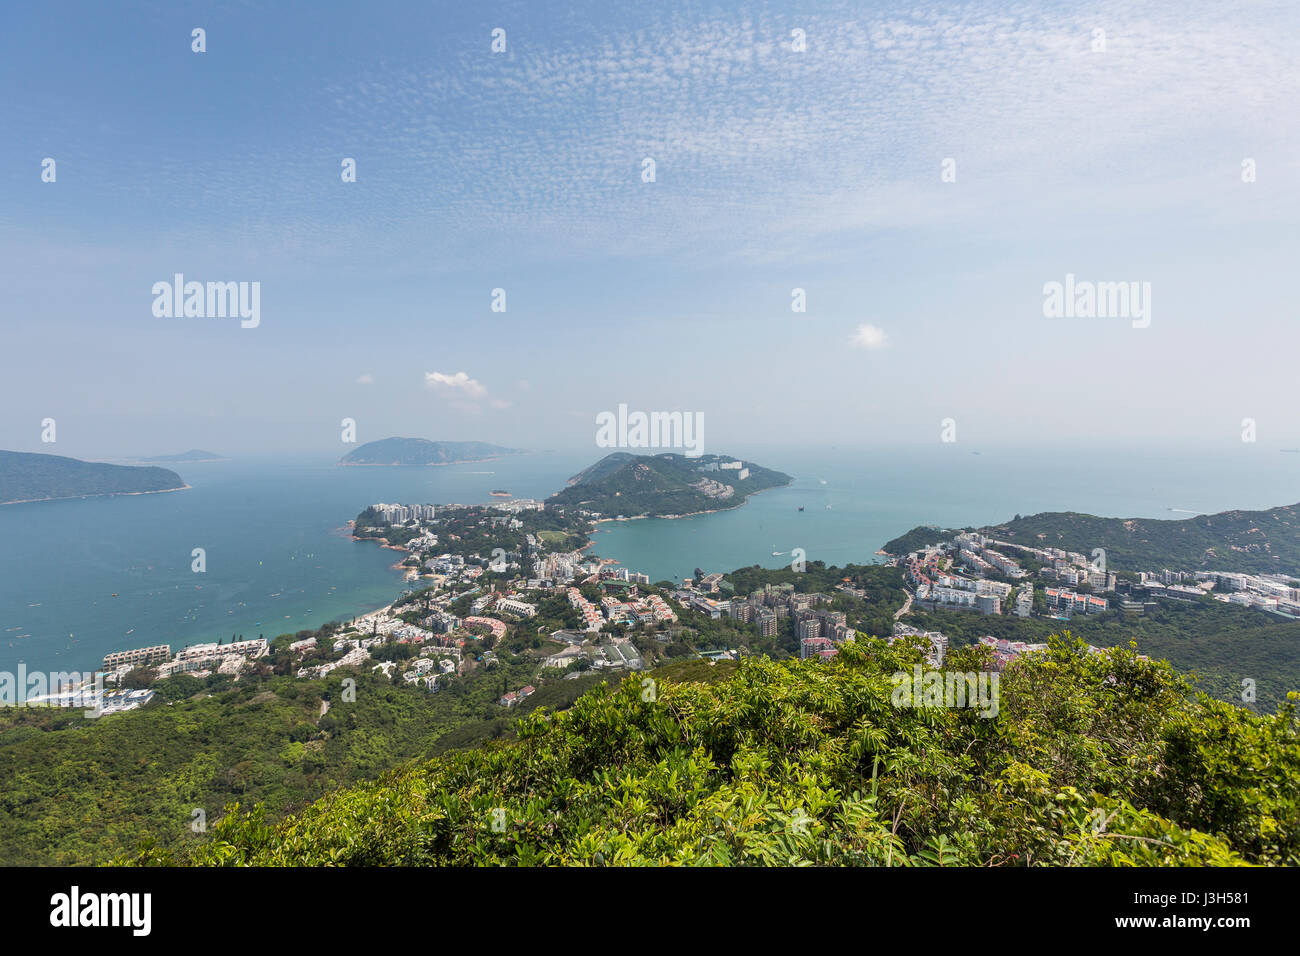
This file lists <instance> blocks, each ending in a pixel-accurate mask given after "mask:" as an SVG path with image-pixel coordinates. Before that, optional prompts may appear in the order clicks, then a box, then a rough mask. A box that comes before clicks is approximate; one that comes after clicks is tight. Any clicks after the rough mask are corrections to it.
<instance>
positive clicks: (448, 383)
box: [424, 372, 488, 399]
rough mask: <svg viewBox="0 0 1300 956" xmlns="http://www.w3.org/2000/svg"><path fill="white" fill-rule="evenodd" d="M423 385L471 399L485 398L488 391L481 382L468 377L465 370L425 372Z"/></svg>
mask: <svg viewBox="0 0 1300 956" xmlns="http://www.w3.org/2000/svg"><path fill="white" fill-rule="evenodd" d="M424 387H425V388H431V389H433V390H434V391H436V392H444V393H446V394H449V395H460V396H461V397H464V398H473V399H480V398H487V393H488V392H487V389H486V388H484V387H483V384H482V383H481V382H479V381H478V380H477V379H473V378H470V377H469V375H468V374H467V373H465V372H456V373H455V374H454V375H448V374H446V373H445V372H425V373H424Z"/></svg>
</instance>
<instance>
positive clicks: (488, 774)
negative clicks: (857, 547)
mask: <svg viewBox="0 0 1300 956" xmlns="http://www.w3.org/2000/svg"><path fill="white" fill-rule="evenodd" d="M982 653H983V652H982V651H981V650H979V649H977V648H970V649H962V650H958V651H956V652H954V653H953V654H952V655H951V659H950V661H949V662H948V668H949V669H950V670H957V671H965V670H972V669H975V668H976V667H978V665H979V662H980V661H981V660H982ZM920 660H921V658H920V651H919V648H917V647H915V646H908V645H906V644H905V642H899V644H897V645H895V647H893V648H890V647H888V646H887V645H885V644H884V643H883V642H880V641H876V640H862V641H860V642H859V643H858V644H857V645H849V646H846V647H845V648H844V649H843V650H842V652H841V654H840V655H839V657H838V658H837V659H835V660H834V661H832V662H813V661H809V662H795V661H785V662H775V661H771V660H767V659H762V658H754V659H747V660H745V661H744V662H743V663H742V664H741V666H740V668H739V670H738V671H736V672H735V674H734V675H733V676H731V677H729V678H727V679H724V680H720V681H716V682H713V683H709V684H702V683H675V682H673V681H671V680H661V681H659V682H658V684H657V686H656V688H655V691H656V692H655V693H647V692H646V689H645V686H644V685H643V684H642V683H641V681H642V680H643V678H640V677H633V678H629V679H628V680H627V681H625V682H624V683H623V684H621V685H620V686H618V687H616V688H613V689H610V688H607V687H598V688H596V689H595V690H593V691H592V692H591V693H589V694H587V695H586V696H584V697H582V698H581V699H579V700H578V701H577V702H576V704H575V705H574V706H573V707H572V708H571V709H569V710H568V711H566V712H564V713H560V714H546V713H545V712H540V711H539V712H534V713H533V714H530V715H528V716H527V717H526V718H524V719H522V720H521V721H520V723H519V739H518V740H517V741H513V742H509V743H498V744H493V745H489V746H487V747H485V748H483V749H480V750H474V751H466V752H456V753H451V754H446V755H444V756H442V757H439V758H437V759H434V760H432V761H430V762H427V763H423V764H420V765H414V766H411V767H408V768H405V769H402V770H400V771H395V772H393V773H390V774H388V775H386V776H385V777H383V778H381V779H380V780H378V781H376V782H373V783H368V784H364V785H361V786H358V787H354V788H352V789H349V790H344V791H341V792H338V793H335V794H332V795H330V796H328V797H326V798H324V799H322V800H320V801H318V802H317V803H315V804H313V805H312V806H310V807H308V808H306V809H305V810H303V811H302V812H301V813H299V814H298V815H296V816H294V817H290V818H288V819H287V820H285V821H283V822H281V823H280V824H278V825H275V826H271V825H268V824H267V823H266V822H265V821H264V819H263V816H262V811H261V809H260V808H254V809H253V811H252V812H251V813H244V812H239V811H238V808H237V807H236V808H232V809H233V810H234V811H235V812H231V813H229V814H227V816H225V817H224V818H223V819H222V820H221V821H220V822H218V823H217V825H216V827H215V830H214V833H213V834H212V835H211V839H210V840H208V841H207V842H205V843H202V844H200V845H197V846H196V847H194V848H193V849H192V850H191V851H190V852H189V853H188V854H187V855H186V856H185V857H184V859H183V860H181V862H190V863H194V864H198V865H225V866H231V865H248V864H252V865H390V864H402V865H498V864H525V865H528V864H577V865H601V864H605V865H610V864H615V865H623V864H647V863H648V864H704V865H712V864H746V865H809V864H832V865H843V864H848V865H893V866H899V865H921V866H923V865H1000V866H1007V865H1060V864H1065V865H1070V864H1073V865H1239V864H1243V863H1262V864H1291V865H1294V864H1297V863H1298V862H1300V747H1298V746H1297V742H1298V741H1297V733H1298V732H1300V722H1298V721H1297V717H1296V709H1295V704H1294V702H1290V703H1288V704H1287V705H1286V706H1285V707H1284V708H1283V710H1282V711H1281V712H1280V713H1278V714H1276V715H1274V716H1270V717H1261V716H1256V715H1254V714H1251V713H1248V712H1246V711H1244V710H1241V709H1238V708H1234V707H1232V706H1230V705H1228V704H1225V703H1222V702H1220V701H1216V700H1213V699H1210V698H1208V697H1206V696H1203V695H1192V694H1190V693H1189V691H1188V688H1187V685H1186V683H1185V682H1184V681H1183V679H1182V678H1180V677H1178V676H1177V675H1175V674H1174V673H1173V672H1172V671H1171V670H1170V669H1169V668H1168V666H1167V665H1165V664H1163V663H1155V662H1147V661H1142V660H1139V659H1138V658H1137V656H1136V655H1135V654H1134V653H1133V652H1132V651H1130V650H1124V649H1117V650H1113V651H1109V652H1107V653H1106V654H1105V655H1098V656H1088V655H1086V654H1084V653H1083V652H1082V649H1081V645H1079V644H1078V643H1077V642H1071V641H1070V640H1068V639H1067V640H1065V641H1059V640H1058V641H1053V645H1052V648H1051V650H1050V652H1049V653H1048V654H1045V655H1041V656H1033V657H1028V658H1024V659H1022V660H1020V661H1018V662H1016V663H1014V664H1012V665H1011V666H1010V667H1009V668H1008V670H1007V671H1006V672H1005V673H1004V674H1003V675H1002V678H1001V683H1000V698H999V700H1000V710H999V712H998V713H997V716H996V717H994V718H992V719H983V718H981V717H979V716H978V714H977V712H976V711H975V710H974V709H968V708H946V709H945V708H937V707H936V708H924V707H923V708H900V707H896V706H894V705H893V703H892V702H891V696H892V691H893V681H892V680H891V675H892V674H894V673H895V672H898V671H905V672H910V671H911V669H912V666H913V664H915V663H919V662H920ZM498 810H499V811H501V812H494V811H498ZM494 822H496V823H498V824H500V825H499V826H497V827H495V828H494ZM134 862H138V863H167V862H173V860H172V858H171V857H170V856H169V855H168V854H167V853H164V852H161V851H148V852H144V853H142V854H141V855H140V856H139V857H137V858H136V860H135V861H134Z"/></svg>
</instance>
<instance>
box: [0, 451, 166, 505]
mask: <svg viewBox="0 0 1300 956" xmlns="http://www.w3.org/2000/svg"><path fill="white" fill-rule="evenodd" d="M184 487H186V485H185V482H184V481H182V480H181V476H180V475H178V474H176V472H174V471H171V470H170V469H167V468H156V467H150V468H146V467H140V466H136V465H108V464H104V463H103V462H98V461H81V460H80V459H78V458H65V457H64V456H62V455H39V454H34V453H29V452H21V451H0V505H2V504H13V503H15V502H19V501H43V500H45V499H47V498H80V497H83V496H86V495H138V494H143V493H145V492H150V491H177V490H180V489H181V488H184Z"/></svg>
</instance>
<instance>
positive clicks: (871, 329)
mask: <svg viewBox="0 0 1300 956" xmlns="http://www.w3.org/2000/svg"><path fill="white" fill-rule="evenodd" d="M886 344H887V342H886V339H885V330H884V329H878V328H876V327H875V326H874V325H868V324H867V323H866V322H863V323H862V324H861V325H859V326H858V330H857V331H856V332H854V333H853V347H854V348H858V349H865V350H867V351H869V352H871V351H875V350H876V349H883V348H884V347H885V345H886Z"/></svg>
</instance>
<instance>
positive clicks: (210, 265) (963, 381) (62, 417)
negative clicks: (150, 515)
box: [0, 2, 1300, 457]
mask: <svg viewBox="0 0 1300 956" xmlns="http://www.w3.org/2000/svg"><path fill="white" fill-rule="evenodd" d="M614 6H615V5H612V4H608V3H565V4H558V3H536V2H534V3H528V4H523V3H519V4H499V3H482V4H472V5H467V4H444V3H429V2H421V3H410V4H383V3H380V4H375V5H355V4H335V3H301V4H283V3H276V4H271V3H267V4H258V3H251V2H249V3H230V4H220V3H204V4H185V3H163V2H159V3H150V4H143V3H140V4H125V5H121V7H120V8H119V7H118V5H114V6H113V8H111V9H110V8H108V7H107V6H106V5H100V4H89V3H87V4H68V5H59V6H57V7H55V6H52V5H43V6H39V7H37V6H32V7H28V8H24V9H17V10H12V11H9V12H7V14H6V16H7V18H8V22H7V26H6V30H5V31H4V33H3V35H2V36H0V89H2V90H3V97H2V98H0V129H3V130H4V136H3V140H0V280H2V281H3V286H4V289H5V307H4V317H3V318H2V319H0V333H2V335H3V339H2V340H0V372H3V374H2V375H0V404H3V407H4V409H5V414H4V415H3V417H0V447H4V448H11V449H21V450H39V451H56V452H57V453H61V454H69V455H74V456H84V457H115V456H126V455H132V454H141V455H143V454H159V453H165V452H171V451H180V450H183V449H185V448H189V447H193V446H200V447H207V448H211V449H212V450H215V451H220V452H225V453H228V454H238V453H254V452H266V451H271V450H284V451H292V452H305V451H310V452H317V451H319V452H321V453H325V454H333V453H335V452H338V453H342V451H343V450H345V449H343V448H341V447H340V443H339V421H340V419H341V418H343V417H351V418H355V419H356V420H357V422H358V431H359V437H360V439H361V440H362V441H365V440H370V439H375V438H381V437H385V436H387V435H392V434H401V435H420V436H423V437H429V438H441V439H479V440H487V441H499V442H502V443H505V444H512V445H519V446H523V447H534V448H538V447H562V448H582V447H587V446H591V445H593V442H594V432H595V426H594V418H595V415H596V414H597V413H598V412H600V411H602V410H611V409H614V408H616V407H617V405H618V404H619V403H620V402H625V403H627V404H628V405H629V406H630V407H632V408H634V409H636V408H640V409H646V410H659V409H664V410H668V409H681V410H685V411H695V412H700V413H702V414H703V415H704V417H705V420H706V422H707V427H706V434H707V437H708V441H709V443H710V448H709V449H707V450H717V451H731V452H739V453H743V452H744V448H745V447H746V446H747V445H749V444H753V443H756V442H763V441H768V442H770V441H774V440H780V439H782V438H786V437H788V438H789V439H790V440H791V441H799V442H809V443H836V444H841V445H849V444H875V443H894V442H907V443H927V442H931V441H937V440H938V436H939V431H940V428H939V423H940V420H941V419H942V418H945V417H953V418H955V419H956V421H957V425H958V434H959V437H960V440H961V441H963V442H971V443H974V444H976V445H978V444H979V443H1015V442H1035V441H1038V440H1040V439H1041V440H1047V439H1049V438H1053V439H1057V440H1059V439H1060V438H1061V437H1062V436H1063V435H1064V436H1068V438H1069V440H1071V441H1082V442H1090V443H1108V442H1141V441H1144V440H1148V439H1149V438H1150V437H1151V436H1153V435H1158V436H1159V437H1160V438H1161V439H1167V440H1177V441H1197V442H1202V441H1208V442H1211V443H1219V442H1224V443H1231V444H1233V445H1235V446H1237V447H1239V446H1240V441H1239V435H1240V431H1241V424H1240V423H1241V419H1242V418H1245V417H1252V418H1254V419H1256V421H1257V422H1258V431H1259V442H1260V445H1262V446H1268V447H1279V446H1289V447H1294V446H1297V445H1300V421H1297V419H1296V416H1295V414H1294V408H1295V404H1296V402H1295V394H1296V393H1295V384H1294V383H1295V381H1296V372H1295V364H1296V355H1297V351H1298V350H1297V345H1298V344H1300V332H1297V330H1296V306H1295V299H1294V295H1293V294H1292V289H1291V285H1292V282H1293V279H1292V276H1293V275H1294V274H1295V272H1296V269H1295V263H1296V261H1297V252H1298V251H1300V250H1298V249H1297V245H1298V244H1300V243H1298V240H1297V236H1298V235H1300V230H1297V228H1296V222H1297V212H1298V211H1300V208H1298V200H1300V191H1298V190H1297V161H1296V157H1297V155H1300V150H1298V149H1297V147H1300V121H1298V120H1297V117H1298V116H1300V110H1297V108H1296V105H1295V104H1296V94H1297V92H1298V91H1300V82H1298V81H1300V67H1298V66H1297V64H1300V56H1297V53H1298V52H1300V51H1298V50H1297V47H1298V46H1300V41H1297V40H1296V37H1297V36H1298V35H1300V30H1297V28H1298V27H1300V13H1297V8H1296V6H1295V4H1294V3H1269V2H1262V3H1254V4H1251V5H1249V6H1248V7H1236V6H1234V7H1232V8H1228V9H1223V8H1222V5H1214V4H1202V3H1196V2H1192V3H1179V4H1173V3H1162V4H1140V5H1134V4H1131V3H1098V4H1089V3H1084V4H1074V3H1071V4H1059V5H1053V4H1042V3H1025V4H1009V3H997V4H992V3H969V4H952V5H937V4H921V5H913V4H906V5H905V4H866V3H859V4H839V3H798V4H790V3H781V4H775V3H774V4H721V3H711V4H686V3H673V4H654V3H644V4H636V5H617V6H618V7H619V9H611V8H612V7H614ZM195 27H202V28H204V29H205V30H206V33H207V37H206V40H207V52H205V53H202V54H197V53H193V52H191V30H192V29H193V28H195ZM498 27H500V28H502V29H504V30H505V31H506V46H507V49H506V52H505V53H503V54H494V53H492V51H491V48H490V44H491V31H492V30H493V29H494V28H498ZM795 29H799V30H803V31H804V33H805V35H806V44H807V48H806V50H804V51H802V52H796V51H794V50H793V49H792V48H791V46H792V38H791V37H792V34H791V31H792V30H795ZM1097 29H1102V30H1104V31H1105V49H1104V50H1103V51H1095V50H1094V49H1093V44H1094V30H1097ZM45 157H52V158H54V159H55V160H56V162H57V181H56V182H54V183H44V182H42V181H41V162H42V160H43V159H44V158H45ZM344 157H352V158H355V160H356V162H357V182H355V183H343V182H341V180H340V175H339V174H340V161H341V160H342V159H343V158H344ZM645 157H652V158H653V159H654V160H655V164H656V181H655V182H653V183H646V182H643V181H642V176H641V171H642V161H643V159H644V158H645ZM946 158H952V159H954V160H955V162H956V170H957V177H956V181H955V182H942V181H941V178H940V170H941V164H942V162H943V160H944V159H946ZM1245 158H1251V159H1253V160H1254V161H1255V163H1256V168H1257V180H1256V181H1255V182H1253V183H1249V184H1247V183H1243V182H1242V178H1241V164H1242V161H1243V159H1245ZM176 272H182V273H184V274H185V275H186V277H187V278H189V279H197V280H200V281H206V280H243V281H259V282H260V283H261V286H262V316H261V324H260V325H259V327H258V328H256V329H241V328H240V327H239V324H238V322H237V321H231V320H224V319H160V318H156V317H155V316H154V315H153V314H152V311H151V304H152V295H151V293H150V289H151V287H152V285H153V283H154V282H157V281H160V280H162V281H169V280H170V279H171V277H172V275H173V274H174V273H176ZM1066 273H1074V274H1076V275H1078V276H1079V277H1080V278H1083V279H1092V280H1097V281H1112V280H1135V281H1145V282H1150V283H1151V284H1152V289H1153V292H1152V298H1153V304H1152V321H1151V325H1150V327H1149V328H1145V329H1134V328H1132V327H1131V326H1130V324H1129V323H1128V322H1127V321H1124V320H1117V319H1072V320H1048V319H1045V318H1044V317H1043V315H1042V301H1043V295H1042V288H1043V285H1044V283H1046V282H1051V281H1060V280H1062V279H1063V278H1064V276H1065V275H1066ZM796 287H799V288H803V289H806V290H807V299H808V308H807V312H806V313H803V314H796V313H792V311H791V309H790V302H791V290H792V289H793V288H796ZM494 288H504V289H505V290H506V294H507V311H506V312H505V313H504V314H501V313H493V312H492V311H491V310H490V302H491V294H492V290H493V289H494ZM864 325H865V326H869V327H870V329H871V330H873V331H870V332H868V333H866V334H865V335H862V334H860V332H859V330H860V329H861V327H862V326H864ZM864 345H866V346H869V347H863V346H864ZM462 373H463V374H462ZM46 417H54V418H55V419H56V420H57V422H58V429H59V441H58V443H57V445H56V446H48V445H42V444H41V442H40V440H39V436H40V421H41V419H43V418H46Z"/></svg>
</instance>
